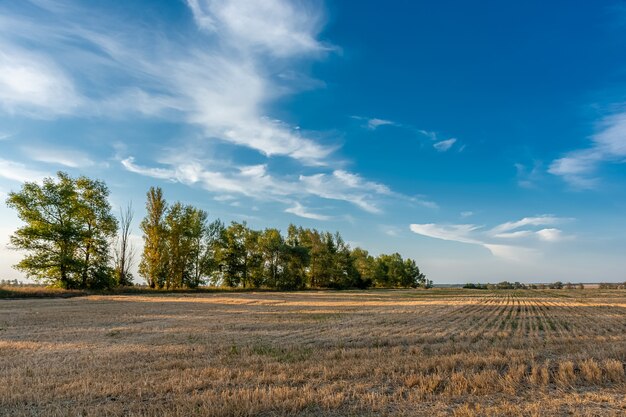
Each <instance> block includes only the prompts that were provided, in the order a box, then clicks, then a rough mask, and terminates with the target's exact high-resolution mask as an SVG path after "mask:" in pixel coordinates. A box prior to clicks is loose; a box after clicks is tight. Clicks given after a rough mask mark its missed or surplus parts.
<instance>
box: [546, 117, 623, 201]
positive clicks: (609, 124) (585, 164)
mask: <svg viewBox="0 0 626 417" xmlns="http://www.w3.org/2000/svg"><path fill="white" fill-rule="evenodd" d="M625 158H626V112H623V113H618V114H614V115H611V116H608V117H606V118H605V119H604V120H602V122H601V123H600V124H599V126H598V132H597V133H595V134H594V135H593V136H592V137H591V145H590V146H589V147H588V148H586V149H580V150H575V151H572V152H569V153H567V154H565V156H563V157H561V158H558V159H556V160H554V161H553V162H552V164H551V165H550V167H549V169H548V172H549V173H551V174H553V175H558V176H560V177H562V178H563V179H564V180H565V181H567V182H568V183H569V184H570V185H571V186H573V187H575V188H580V189H590V188H594V187H595V186H597V184H598V178H597V176H596V171H597V169H598V167H599V166H600V165H601V164H602V163H605V162H612V163H623V162H624V160H625Z"/></svg>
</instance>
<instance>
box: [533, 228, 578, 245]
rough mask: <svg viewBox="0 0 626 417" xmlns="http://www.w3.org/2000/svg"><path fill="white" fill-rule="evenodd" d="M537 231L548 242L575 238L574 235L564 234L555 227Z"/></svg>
mask: <svg viewBox="0 0 626 417" xmlns="http://www.w3.org/2000/svg"><path fill="white" fill-rule="evenodd" d="M536 233H537V236H539V238H540V239H541V240H544V241H546V242H560V241H563V240H569V239H572V238H573V237H572V236H565V235H563V232H562V231H561V230H559V229H555V228H550V229H541V230H538V231H537V232H536Z"/></svg>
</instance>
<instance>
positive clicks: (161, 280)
mask: <svg viewBox="0 0 626 417" xmlns="http://www.w3.org/2000/svg"><path fill="white" fill-rule="evenodd" d="M166 213H167V202H166V201H165V199H164V198H163V190H161V188H158V187H157V188H154V187H151V188H150V190H149V191H148V194H147V201H146V217H145V218H144V219H143V220H142V222H141V226H140V227H141V230H142V231H143V241H144V249H143V253H142V256H141V262H140V263H139V274H140V275H141V276H142V277H144V278H145V279H146V281H147V283H148V285H149V286H150V288H162V287H163V286H164V285H165V281H166V278H167V272H168V271H167V269H168V268H167V266H168V259H167V227H166V225H165V215H166Z"/></svg>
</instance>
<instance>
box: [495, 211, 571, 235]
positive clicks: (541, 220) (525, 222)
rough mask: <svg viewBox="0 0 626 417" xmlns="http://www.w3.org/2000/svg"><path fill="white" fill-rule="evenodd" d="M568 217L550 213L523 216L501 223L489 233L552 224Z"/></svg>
mask: <svg viewBox="0 0 626 417" xmlns="http://www.w3.org/2000/svg"><path fill="white" fill-rule="evenodd" d="M568 220H570V219H566V218H562V217H555V216H552V215H542V216H533V217H524V218H523V219H521V220H517V221H513V222H506V223H502V224H500V225H498V226H496V227H494V228H493V229H491V234H494V235H495V234H499V233H504V232H509V231H512V230H516V229H519V228H521V227H525V226H550V225H554V224H559V223H563V222H565V221H568Z"/></svg>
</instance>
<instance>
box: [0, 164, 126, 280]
mask: <svg viewBox="0 0 626 417" xmlns="http://www.w3.org/2000/svg"><path fill="white" fill-rule="evenodd" d="M108 195H109V190H108V188H107V187H106V185H105V184H104V183H103V182H101V181H95V180H91V179H89V178H86V177H80V178H78V179H73V178H71V177H70V176H69V175H68V174H66V173H63V172H59V173H57V178H56V180H55V179H54V178H45V179H44V180H43V183H42V185H39V184H37V183H34V182H26V183H25V184H24V185H23V186H22V189H21V190H20V191H19V192H12V193H10V194H9V197H8V199H7V205H8V206H9V207H11V208H14V209H15V210H16V211H17V214H18V217H19V218H20V219H21V220H22V221H23V222H24V226H22V227H20V228H19V229H18V230H17V231H16V232H15V233H14V234H13V235H12V236H11V238H10V242H11V245H12V246H13V247H14V248H16V249H21V250H25V251H27V252H28V254H27V255H26V256H25V257H24V259H22V260H21V261H20V262H19V263H18V264H17V265H16V266H15V267H16V269H18V270H20V271H22V272H25V273H26V275H27V276H29V277H31V278H35V279H40V280H45V281H48V282H51V283H53V284H56V285H59V286H61V287H64V288H87V287H100V286H108V285H111V284H112V280H111V272H112V271H111V268H110V267H109V261H110V257H109V249H110V248H109V242H110V240H111V238H112V236H113V235H114V234H115V230H116V229H117V221H116V220H115V217H113V215H112V214H111V207H110V205H109V203H108V200H107V198H108Z"/></svg>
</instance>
